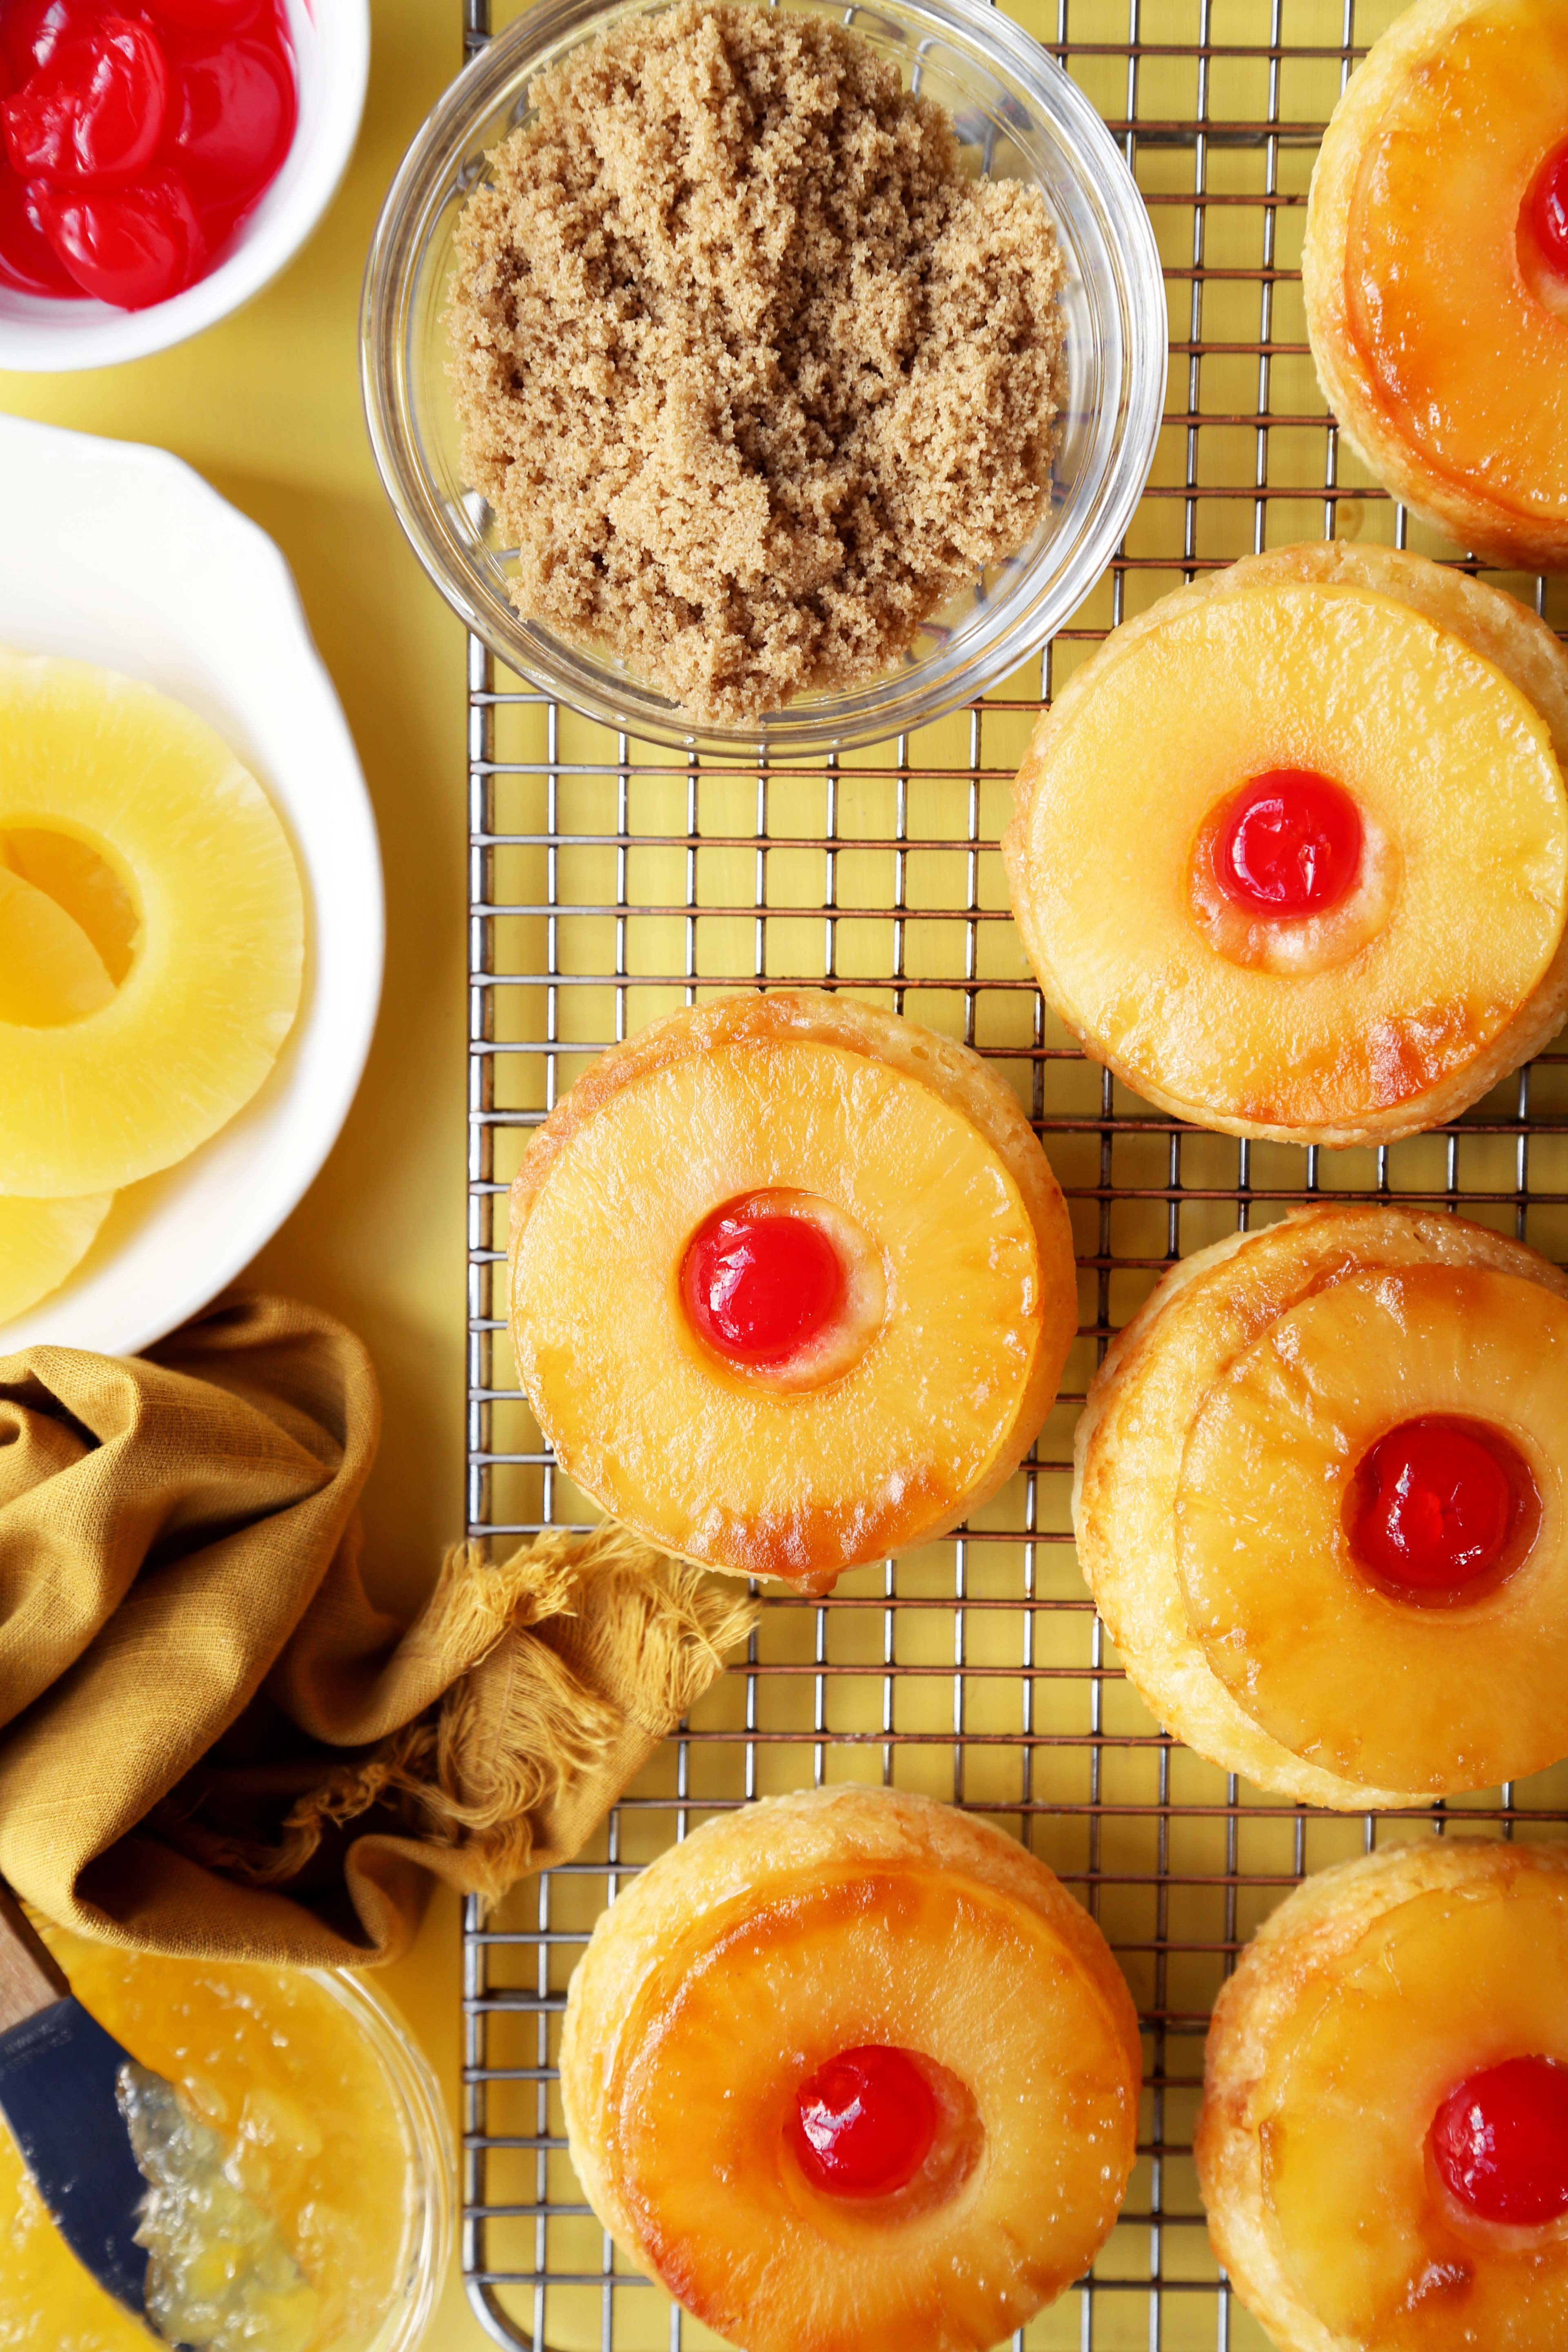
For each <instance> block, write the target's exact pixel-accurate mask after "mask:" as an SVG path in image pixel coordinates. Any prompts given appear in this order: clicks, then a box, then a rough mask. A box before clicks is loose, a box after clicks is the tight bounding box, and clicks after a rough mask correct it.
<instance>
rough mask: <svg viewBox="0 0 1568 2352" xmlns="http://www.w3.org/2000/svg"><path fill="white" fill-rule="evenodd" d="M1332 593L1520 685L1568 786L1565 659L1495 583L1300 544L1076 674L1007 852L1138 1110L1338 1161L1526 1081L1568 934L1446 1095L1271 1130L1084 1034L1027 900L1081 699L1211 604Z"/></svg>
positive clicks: (1244, 562)
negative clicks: (1035, 852)
mask: <svg viewBox="0 0 1568 2352" xmlns="http://www.w3.org/2000/svg"><path fill="white" fill-rule="evenodd" d="M1298 580H1300V581H1308V582H1321V583H1324V584H1325V585H1328V586H1331V587H1352V588H1365V589H1370V590H1371V591H1372V592H1373V593H1374V594H1379V595H1384V596H1392V597H1393V598H1394V599H1395V600H1396V602H1398V603H1399V604H1405V605H1408V606H1409V607H1410V609H1411V610H1412V611H1414V612H1416V613H1419V614H1422V615H1423V616H1424V617H1425V618H1426V619H1427V620H1429V621H1430V622H1432V623H1433V625H1435V626H1436V627H1437V628H1440V629H1446V630H1447V632H1448V634H1449V635H1451V636H1456V637H1458V638H1460V639H1461V640H1462V641H1463V643H1464V644H1466V645H1467V646H1469V648H1470V650H1471V651H1472V652H1473V653H1476V654H1479V656H1480V657H1481V659H1482V660H1483V661H1488V662H1490V663H1491V665H1492V667H1494V669H1498V670H1500V671H1501V673H1502V675H1503V677H1506V678H1507V679H1508V681H1509V683H1510V685H1511V686H1514V687H1517V688H1518V689H1519V691H1520V693H1521V694H1522V695H1523V696H1524V698H1525V699H1526V700H1527V701H1528V702H1529V703H1530V704H1531V707H1532V708H1533V709H1536V710H1538V711H1539V712H1540V714H1541V716H1542V719H1544V720H1545V722H1546V725H1547V728H1548V730H1549V731H1550V734H1551V737H1552V750H1553V751H1554V752H1555V753H1556V755H1557V762H1558V765H1559V767H1560V768H1562V770H1563V774H1564V778H1565V779H1568V647H1564V646H1563V644H1562V643H1561V641H1560V640H1559V638H1558V636H1557V635H1556V633H1555V632H1554V631H1553V630H1552V629H1550V628H1548V626H1547V625H1546V623H1545V622H1544V621H1542V620H1540V619H1539V618H1538V617H1537V616H1536V614H1533V613H1531V612H1529V611H1527V610H1526V608H1525V607H1524V605H1522V604H1521V603H1520V602H1519V600H1518V598H1517V597H1514V596H1510V595H1509V594H1507V593H1506V592H1505V591H1504V590H1502V589H1500V588H1494V587H1493V586H1491V584H1490V583H1489V582H1487V581H1482V580H1471V579H1469V578H1468V576H1467V575H1466V574H1465V573H1464V572H1456V571H1454V570H1453V569H1452V568H1451V567H1449V566H1447V565H1445V564H1441V563H1434V562H1431V561H1430V560H1429V559H1428V558H1427V557H1426V556H1422V555H1412V554H1410V553H1409V552H1408V551H1405V550H1404V549H1400V548H1392V547H1376V546H1372V547H1361V546H1357V545H1354V544H1353V543H1352V542H1351V541H1344V540H1335V541H1327V542H1325V541H1301V542H1300V544H1298V545H1296V546H1292V547H1281V548H1275V549H1271V550H1270V551H1268V552H1267V553H1265V554H1262V555H1247V556H1244V557H1242V559H1241V560H1240V562H1237V563H1232V564H1229V565H1227V566H1226V569H1225V570H1224V571H1221V572H1209V573H1207V574H1206V575H1205V577H1204V578H1202V579H1200V580H1194V581H1191V582H1189V583H1187V584H1186V585H1184V586H1183V587H1181V588H1174V589H1173V590H1172V591H1171V593H1169V595H1166V596H1162V597H1161V598H1160V599H1159V600H1158V602H1157V603H1155V604H1152V605H1151V606H1150V607H1149V609H1148V611H1147V612H1146V613H1140V614H1137V615H1136V616H1135V617H1134V618H1133V619H1132V620H1131V621H1123V622H1122V623H1121V626H1120V627H1119V628H1117V629H1115V630H1113V631H1112V633H1111V635H1110V636H1109V637H1107V638H1106V640H1105V642H1104V644H1103V645H1101V646H1100V647H1099V648H1098V650H1097V651H1096V652H1095V653H1093V654H1092V655H1091V656H1089V660H1088V661H1087V662H1085V663H1084V664H1083V665H1082V666H1081V667H1080V668H1079V669H1077V670H1075V671H1074V673H1073V675H1072V677H1070V678H1069V679H1068V683H1067V685H1066V687H1065V688H1063V690H1062V692H1061V693H1060V694H1059V695H1058V697H1057V698H1056V700H1055V702H1053V703H1052V705H1051V707H1050V709H1048V710H1044V711H1042V712H1041V713H1040V716H1039V718H1038V719H1037V720H1036V722H1035V728H1034V732H1033V734H1032V735H1031V737H1030V739H1029V748H1028V750H1027V751H1026V753H1025V755H1024V763H1023V765H1022V767H1021V768H1020V769H1019V771H1018V773H1017V777H1016V781H1015V783H1014V801H1015V813H1014V816H1013V820H1012V823H1011V824H1009V825H1008V827H1007V831H1006V834H1005V838H1004V841H1003V845H1002V846H1003V855H1004V858H1005V864H1006V868H1007V879H1008V886H1009V891H1010V895H1011V898H1012V903H1013V912H1014V917H1015V919H1016V922H1017V924H1018V928H1019V929H1020V930H1021V931H1022V933H1023V935H1024V943H1025V946H1026V949H1027V950H1028V955H1029V961H1030V962H1031V964H1032V965H1033V966H1034V968H1035V971H1036V975H1037V978H1038V980H1039V982H1040V985H1041V987H1042V989H1043V990H1044V992H1045V993H1046V995H1047V999H1048V1000H1049V1001H1050V1002H1051V1003H1052V1004H1053V1006H1054V1007H1055V1010H1056V1011H1057V1013H1058V1015H1059V1016H1060V1018H1061V1019H1062V1020H1063V1021H1064V1022H1065V1023H1066V1024H1067V1026H1068V1028H1069V1029H1071V1030H1072V1032H1073V1034H1074V1035H1075V1036H1077V1037H1078V1038H1079V1041H1080V1043H1081V1044H1083V1045H1085V1046H1086V1047H1087V1049H1088V1051H1089V1053H1090V1054H1092V1055H1094V1057H1095V1059H1096V1060H1097V1061H1100V1062H1103V1063H1104V1064H1105V1066H1107V1068H1109V1069H1110V1070H1112V1071H1114V1072H1115V1074H1116V1076H1118V1077H1119V1078H1120V1079H1121V1082H1122V1084H1123V1085H1124V1086H1126V1087H1130V1088H1131V1091H1132V1092H1133V1093H1134V1094H1136V1095H1137V1096H1138V1097H1140V1098H1141V1100H1142V1101H1144V1102H1149V1103H1152V1104H1153V1105H1154V1107H1155V1108H1157V1109H1159V1110H1163V1111H1166V1112H1168V1113H1169V1114H1170V1115H1171V1117H1172V1118H1180V1119H1188V1120H1191V1121H1192V1122H1193V1123H1194V1125H1197V1126H1199V1127H1206V1128H1210V1129H1216V1130H1217V1131H1218V1132H1219V1133H1221V1134H1223V1135H1241V1136H1248V1137H1251V1138H1252V1139H1254V1140H1256V1141H1260V1142H1272V1143H1318V1144H1325V1145H1328V1146H1329V1147H1331V1148H1332V1149H1337V1148H1339V1147H1342V1146H1345V1145H1350V1144H1358V1143H1395V1142H1398V1141H1399V1140H1400V1139H1402V1138H1404V1137H1405V1136H1410V1135H1421V1134H1424V1133H1425V1132H1426V1130H1427V1129H1429V1128H1434V1127H1442V1126H1444V1125H1446V1124H1447V1121H1448V1120H1450V1119H1454V1118H1458V1116H1459V1114H1460V1112H1461V1111H1464V1110H1468V1108H1469V1107H1470V1105H1471V1104H1472V1103H1475V1102H1479V1100H1480V1098H1481V1097H1482V1096H1483V1095H1485V1094H1487V1093H1488V1092H1489V1090H1490V1089H1491V1088H1492V1087H1495V1086H1496V1085H1497V1083H1498V1081H1499V1080H1500V1078H1504V1077H1506V1076H1508V1074H1509V1072H1510V1070H1516V1069H1518V1068H1519V1067H1520V1066H1521V1064H1522V1063H1524V1062H1527V1061H1529V1059H1530V1057H1531V1055H1532V1054H1537V1053H1539V1052H1540V1051H1541V1049H1542V1046H1543V1045H1546V1044H1547V1042H1548V1041H1549V1040H1550V1039H1551V1038H1552V1037H1554V1036H1555V1035H1556V1034H1557V1032H1558V1030H1559V1029H1560V1028H1561V1027H1562V1025H1563V1020H1564V1018H1568V925H1565V926H1564V929H1563V936H1562V937H1561V939H1560V940H1559V941H1558V944H1557V950H1556V953H1555V954H1554V955H1553V957H1552V961H1551V963H1550V964H1549V965H1548V966H1547V969H1546V971H1544V972H1543V973H1542V977H1541V979H1540V981H1539V982H1537V983H1536V986H1535V988H1534V989H1533V991H1532V992H1531V995H1530V996H1529V997H1528V998H1527V999H1526V1001H1525V1002H1524V1003H1522V1004H1521V1006H1520V1007H1519V1010H1518V1011H1517V1012H1516V1013H1514V1015H1513V1017H1512V1019H1511V1020H1510V1021H1509V1022H1507V1023H1506V1024H1504V1026H1503V1027H1502V1028H1501V1029H1500V1031H1499V1032H1498V1034H1497V1035H1496V1036H1495V1037H1494V1038H1493V1039H1492V1040H1491V1043H1490V1044H1489V1045H1487V1046H1486V1047H1485V1048H1484V1049H1483V1050H1482V1051H1481V1052H1480V1053H1479V1054H1478V1055H1476V1056H1475V1058H1474V1059H1473V1060H1472V1061H1470V1062H1468V1063H1467V1064H1466V1065H1465V1066H1464V1068H1463V1069H1461V1070H1456V1071H1455V1072H1454V1073H1453V1075H1452V1076H1450V1077H1448V1078H1447V1079H1445V1080H1444V1082H1443V1083H1442V1084H1441V1085H1440V1086H1436V1087H1429V1088H1428V1089H1427V1090H1426V1093H1424V1094H1419V1095H1412V1096H1410V1097H1408V1098H1407V1099H1406V1100H1405V1101H1404V1102H1400V1103H1395V1104H1393V1105H1392V1106H1391V1107H1390V1108H1388V1109H1386V1110H1382V1111H1370V1112H1367V1113H1365V1114H1364V1115H1363V1117H1362V1118H1357V1119H1351V1120H1346V1121H1344V1122H1342V1124H1340V1125H1337V1126H1333V1127H1321V1128H1320V1127H1312V1128H1306V1127H1270V1126H1265V1125H1262V1124H1260V1123H1259V1122H1258V1121H1257V1120H1255V1119H1247V1118H1233V1117H1229V1116H1227V1115H1226V1113H1225V1112H1224V1111H1223V1110H1221V1109H1218V1108H1215V1106H1214V1105H1213V1104H1204V1103H1198V1104H1194V1103H1190V1102H1186V1101H1184V1099H1183V1098H1182V1097H1180V1096H1178V1095H1173V1094H1170V1093H1167V1092H1166V1091H1165V1090H1164V1089H1163V1088H1162V1087H1159V1086H1157V1085H1155V1084H1153V1083H1152V1081H1151V1080H1150V1078H1149V1076H1148V1075H1147V1073H1145V1072H1143V1071H1141V1070H1133V1069H1132V1068H1131V1067H1130V1066H1128V1065H1126V1064H1125V1063H1123V1062H1122V1061H1121V1060H1120V1059H1119V1058H1118V1056H1117V1055H1114V1054H1110V1053H1108V1052H1107V1051H1106V1049H1105V1047H1104V1045H1102V1044H1101V1042H1100V1040H1099V1039H1098V1038H1092V1037H1089V1036H1087V1035H1085V1034H1084V1033H1083V1032H1082V1031H1081V1030H1080V1029H1079V1028H1078V1027H1077V1026H1076V1024H1074V1022H1073V1020H1072V1018H1071V1015H1070V1013H1068V1010H1067V1009H1066V1007H1065V1006H1064V1005H1062V1004H1061V1003H1059V1002H1058V998H1057V996H1056V994H1055V992H1053V990H1052V988H1051V986H1050V984H1049V982H1050V957H1049V952H1048V943H1047V941H1046V940H1044V939H1043V938H1041V937H1040V936H1039V935H1038V934H1037V931H1036V929H1035V926H1034V920H1033V913H1032V905H1031V892H1030V887H1029V833H1030V827H1031V824H1032V822H1033V813H1034V805H1035V801H1036V798H1037V794H1038V793H1039V790H1040V787H1041V784H1042V782H1043V781H1044V777H1045V772H1046V769H1047V764H1048V761H1049V755H1050V749H1051V745H1052V741H1053V739H1054V736H1055V733H1056V730H1057V729H1058V727H1059V726H1060V725H1062V724H1063V723H1064V722H1065V720H1066V719H1068V717H1070V715H1071V714H1072V712H1073V711H1074V710H1075V709H1076V708H1077V705H1078V702H1079V699H1080V698H1083V697H1085V696H1088V695H1091V694H1093V692H1094V691H1095V689H1096V687H1097V685H1098V683H1099V680H1100V677H1102V676H1103V674H1104V671H1105V670H1106V668H1108V667H1109V666H1110V663H1111V662H1112V661H1115V660H1120V659H1121V656H1123V655H1124V654H1125V652H1126V651H1127V649H1128V648H1129V647H1130V646H1133V645H1135V644H1136V643H1137V642H1138V640H1139V639H1140V638H1142V637H1143V636H1145V635H1148V634H1149V633H1150V632H1151V631H1152V630H1154V629H1157V628H1160V627H1162V626H1163V625H1164V623H1165V622H1166V621H1168V620H1169V619H1170V618H1171V617H1172V616H1173V614H1176V613H1180V612H1185V611H1187V610H1189V609H1190V608H1191V607H1192V606H1193V605H1194V604H1203V603H1205V602H1206V601H1207V600H1208V599H1209V598H1210V597H1215V596H1232V595H1241V594H1245V593H1247V591H1248V590H1250V589H1258V588H1268V587H1272V586H1274V585H1276V584H1279V583H1285V582H1289V581H1298Z"/></svg>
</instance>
